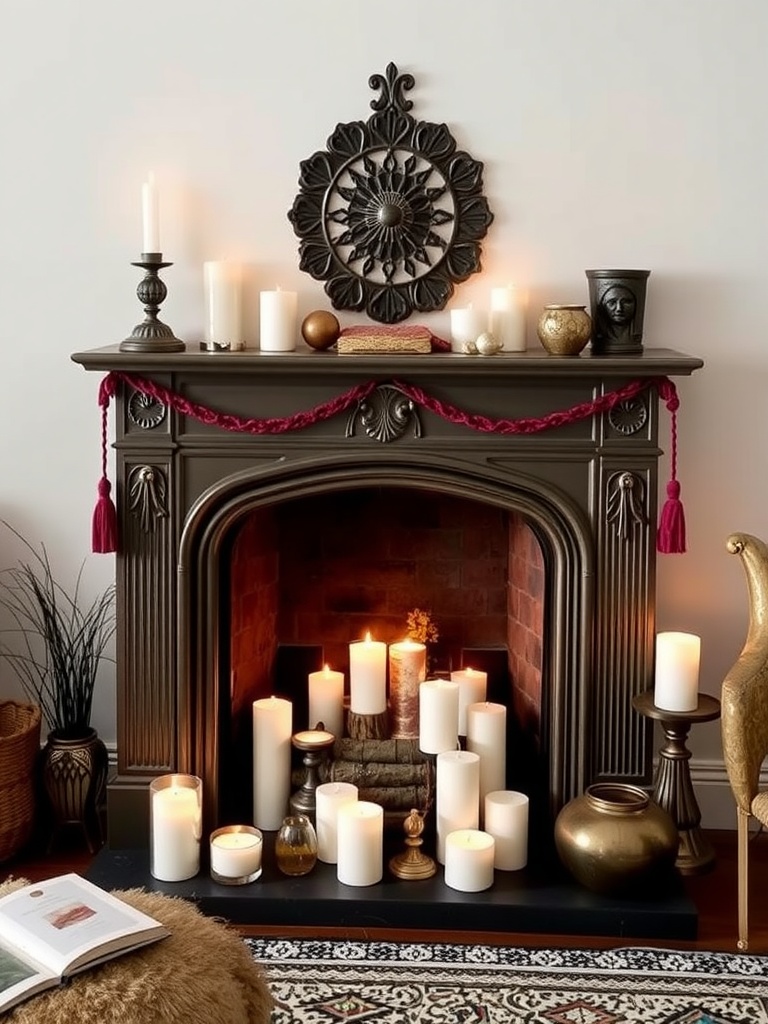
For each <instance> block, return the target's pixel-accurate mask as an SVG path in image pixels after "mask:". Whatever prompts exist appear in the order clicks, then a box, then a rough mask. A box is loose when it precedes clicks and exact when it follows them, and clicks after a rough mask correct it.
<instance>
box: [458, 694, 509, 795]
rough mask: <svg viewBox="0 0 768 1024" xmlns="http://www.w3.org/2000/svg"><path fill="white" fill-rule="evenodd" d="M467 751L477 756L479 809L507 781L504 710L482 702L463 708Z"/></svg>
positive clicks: (505, 718) (502, 706)
mask: <svg viewBox="0 0 768 1024" xmlns="http://www.w3.org/2000/svg"><path fill="white" fill-rule="evenodd" d="M467 750H472V751H473V752H474V753H476V754H479V755H480V806H481V807H483V801H484V800H485V794H486V793H491V792H493V790H495V789H504V788H505V787H506V781H507V709H506V707H505V706H504V705H503V704H491V703H489V702H488V701H485V702H483V703H480V704H470V705H469V706H468V708H467Z"/></svg>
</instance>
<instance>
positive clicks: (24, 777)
mask: <svg viewBox="0 0 768 1024" xmlns="http://www.w3.org/2000/svg"><path fill="white" fill-rule="evenodd" d="M40 717H41V716H40V708H39V707H37V706H36V705H35V704H22V703H19V702H18V701H15V700H3V701H0V861H4V860H8V859H9V858H10V857H13V856H14V854H16V853H18V852H19V850H21V849H22V848H23V846H24V845H25V844H26V843H27V841H28V840H29V838H30V836H31V835H32V826H33V824H34V817H35V765H36V763H37V757H38V754H39V752H40Z"/></svg>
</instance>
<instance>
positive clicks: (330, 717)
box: [308, 665, 344, 739]
mask: <svg viewBox="0 0 768 1024" xmlns="http://www.w3.org/2000/svg"><path fill="white" fill-rule="evenodd" d="M308 682H309V727H310V729H314V727H315V726H316V725H317V724H318V722H322V723H323V725H324V726H325V728H326V729H327V730H328V732H332V733H333V735H334V736H336V738H337V739H340V738H341V737H342V736H343V735H344V673H343V672H336V671H334V670H333V669H331V668H329V667H328V666H327V665H326V666H325V667H324V668H323V669H322V670H321V671H320V672H310V673H309V677H308Z"/></svg>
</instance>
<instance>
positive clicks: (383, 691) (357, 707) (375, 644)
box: [349, 633, 387, 715]
mask: <svg viewBox="0 0 768 1024" xmlns="http://www.w3.org/2000/svg"><path fill="white" fill-rule="evenodd" d="M349 709H350V711H352V712H353V713H354V714H356V715H380V714H381V713H382V712H383V711H386V710H387V645H386V644H385V643H383V642H382V641H381V640H372V639H371V634H370V633H368V634H366V637H365V640H354V641H353V642H352V643H351V644H350V645H349Z"/></svg>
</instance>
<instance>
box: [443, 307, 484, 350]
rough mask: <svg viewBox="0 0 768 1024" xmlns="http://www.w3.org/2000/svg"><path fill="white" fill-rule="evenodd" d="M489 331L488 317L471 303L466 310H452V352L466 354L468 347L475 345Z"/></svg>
mask: <svg viewBox="0 0 768 1024" xmlns="http://www.w3.org/2000/svg"><path fill="white" fill-rule="evenodd" d="M487 330H488V317H487V316H486V315H485V314H484V313H481V312H480V311H479V310H477V309H473V308H472V303H470V304H469V305H468V306H466V307H465V308H459V309H452V310H451V350H452V351H453V352H465V351H466V347H465V346H467V345H471V344H474V343H475V342H476V341H477V339H478V338H479V337H480V335H481V334H482V333H483V332H484V331H487Z"/></svg>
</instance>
